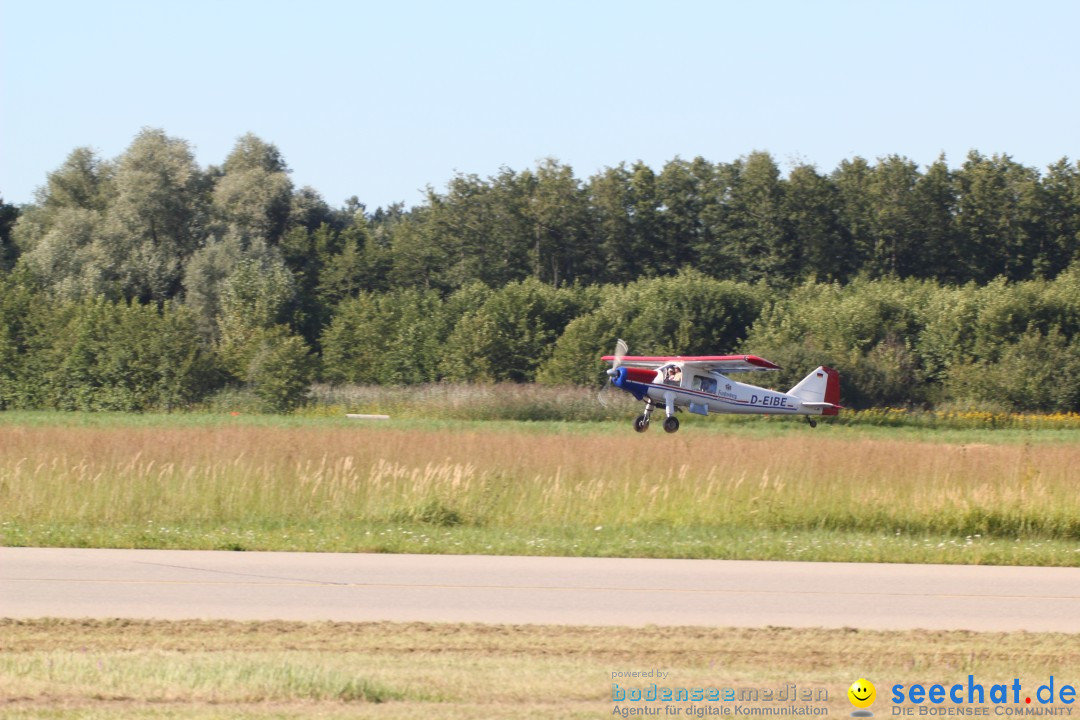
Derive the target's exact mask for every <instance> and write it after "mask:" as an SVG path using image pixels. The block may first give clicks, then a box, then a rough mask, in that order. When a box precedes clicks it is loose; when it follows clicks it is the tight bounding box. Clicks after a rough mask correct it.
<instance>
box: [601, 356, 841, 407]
mask: <svg viewBox="0 0 1080 720" xmlns="http://www.w3.org/2000/svg"><path fill="white" fill-rule="evenodd" d="M635 375H636V376H637V377H635V378H631V377H626V378H625V379H624V380H623V382H622V383H621V384H620V387H622V389H623V390H626V391H627V392H630V393H632V394H634V395H635V396H637V397H638V398H639V399H644V398H645V397H648V398H650V399H651V400H652V401H653V402H654V403H656V404H657V405H659V406H661V407H680V408H686V409H687V410H689V411H690V412H692V413H696V414H698V415H708V414H709V413H729V414H730V413H737V414H754V415H763V414H764V415H820V414H821V409H820V408H819V407H814V408H803V407H802V400H801V399H800V398H798V397H796V396H794V395H789V394H788V393H783V392H778V391H776V390H767V389H765V388H762V387H757V386H756V385H747V384H745V383H740V382H736V381H734V380H731V379H730V378H728V377H726V376H724V375H721V374H719V373H716V372H700V371H697V370H695V369H692V368H685V369H684V368H682V367H681V366H680V365H678V364H677V363H673V364H670V365H665V366H664V367H661V368H659V369H657V370H656V371H655V377H653V378H652V379H651V381H649V382H646V381H645V378H644V377H642V375H643V373H640V372H638V373H635ZM638 378H640V379H638Z"/></svg>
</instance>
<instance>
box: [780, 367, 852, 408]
mask: <svg viewBox="0 0 1080 720" xmlns="http://www.w3.org/2000/svg"><path fill="white" fill-rule="evenodd" d="M788 395H794V396H795V397H797V398H799V399H800V400H802V405H803V407H806V408H811V409H814V408H817V409H820V410H821V414H822V415H837V414H839V412H840V409H841V407H842V406H841V405H840V373H838V372H836V371H835V370H833V369H832V368H828V367H824V366H822V367H819V368H818V369H816V370H814V371H813V372H811V373H810V374H809V375H807V376H806V377H804V378H803V379H802V380H800V381H799V384H798V385H796V386H795V387H793V388H791V390H789V391H788Z"/></svg>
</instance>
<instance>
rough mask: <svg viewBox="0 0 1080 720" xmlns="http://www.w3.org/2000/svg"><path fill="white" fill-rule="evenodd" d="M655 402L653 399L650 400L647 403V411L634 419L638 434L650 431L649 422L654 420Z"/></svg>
mask: <svg viewBox="0 0 1080 720" xmlns="http://www.w3.org/2000/svg"><path fill="white" fill-rule="evenodd" d="M652 411H653V401H652V398H648V399H647V400H646V401H645V410H644V411H642V413H641V414H640V415H638V416H637V417H636V418H634V429H635V430H637V431H638V432H645V431H646V430H648V429H649V420H650V419H651V418H652Z"/></svg>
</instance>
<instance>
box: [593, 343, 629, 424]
mask: <svg viewBox="0 0 1080 720" xmlns="http://www.w3.org/2000/svg"><path fill="white" fill-rule="evenodd" d="M626 349H627V348H626V341H624V340H623V339H622V338H619V340H618V342H616V343H615V355H614V362H612V363H611V369H610V370H608V371H607V374H608V377H610V378H614V377H615V375H616V374H618V371H619V366H620V365H622V361H623V358H624V357H626ZM610 389H611V383H610V382H609V383H604V387H603V388H602V389H601V390H600V392H599V393H597V395H596V399H597V400H599V401H600V404H601V405H603V406H604V407H607V406H608V401H607V393H608V391H609V390H610Z"/></svg>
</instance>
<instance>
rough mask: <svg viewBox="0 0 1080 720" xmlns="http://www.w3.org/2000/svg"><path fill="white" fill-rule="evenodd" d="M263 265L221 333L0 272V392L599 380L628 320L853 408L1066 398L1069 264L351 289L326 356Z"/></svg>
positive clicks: (683, 349)
mask: <svg viewBox="0 0 1080 720" xmlns="http://www.w3.org/2000/svg"><path fill="white" fill-rule="evenodd" d="M262 277H263V276H262V275H261V274H260V273H259V272H257V268H251V272H250V274H249V275H248V283H247V284H234V283H230V284H229V285H228V286H227V288H226V291H225V292H224V293H223V296H222V298H221V304H222V313H223V314H222V316H221V323H220V328H219V336H218V338H217V339H216V340H211V339H209V338H208V336H207V334H206V332H205V330H204V329H203V328H201V327H200V322H199V316H198V313H197V312H196V311H195V310H193V309H192V308H191V307H190V306H189V305H186V304H183V303H175V302H171V301H167V302H164V303H161V304H155V303H139V302H136V301H125V300H117V301H110V300H106V299H104V298H88V299H81V300H61V301H55V300H52V299H50V298H49V297H48V296H47V295H43V294H41V293H40V291H34V290H32V289H31V288H28V287H26V286H25V285H22V284H19V283H18V282H17V278H11V277H9V278H7V279H6V280H4V281H2V282H0V407H3V408H65V409H124V410H143V409H153V408H163V409H171V408H182V407H189V406H192V405H194V404H198V403H205V402H207V401H208V400H210V399H211V398H212V397H213V396H214V395H215V393H221V392H223V391H226V392H227V391H228V389H229V388H236V387H243V388H246V392H248V393H250V394H252V395H253V396H254V397H255V398H257V399H258V400H259V401H260V402H261V403H262V406H263V407H265V408H266V409H270V410H279V411H281V410H288V409H291V408H293V407H295V406H296V405H298V404H299V403H302V402H303V400H304V396H305V393H306V391H307V389H308V387H309V384H310V383H311V382H312V381H313V380H315V379H319V378H321V379H323V380H324V381H326V382H330V383H335V384H337V383H377V384H397V385H408V384H414V383H424V382H436V381H464V382H504V381H506V382H532V381H537V382H541V383H548V384H556V385H562V384H594V385H596V386H599V385H600V384H601V383H602V382H603V381H604V374H603V370H604V369H605V365H604V363H602V362H601V361H600V359H599V358H600V356H601V355H602V354H604V353H606V352H610V351H611V349H612V348H613V347H614V344H615V340H616V338H618V337H623V338H625V339H626V340H627V341H628V342H629V343H630V347H631V350H632V351H634V352H640V353H645V354H675V353H681V354H701V353H717V352H725V351H730V352H746V353H755V354H759V355H762V356H764V357H767V358H769V359H771V360H773V361H775V362H778V363H779V364H780V365H782V366H783V368H784V369H783V370H782V371H781V372H780V373H769V374H768V375H765V374H762V375H759V376H756V377H755V378H751V380H757V381H760V382H767V383H768V384H769V385H771V386H774V387H778V388H781V389H786V388H787V387H789V386H791V385H793V384H794V383H795V382H796V381H797V380H798V379H799V378H801V377H802V376H803V375H804V374H805V373H806V372H808V371H809V370H811V369H813V367H815V366H817V365H818V364H827V365H831V366H833V367H835V368H837V369H838V370H839V371H840V374H841V377H842V388H843V402H844V403H845V404H847V405H849V406H852V407H856V408H861V407H868V406H875V405H892V406H906V405H911V406H926V405H940V404H942V403H954V404H961V405H971V404H977V405H980V406H987V405H989V406H993V407H997V408H1008V409H1016V410H1041V411H1080V267H1077V268H1074V269H1071V270H1069V271H1067V272H1065V273H1062V274H1061V275H1059V276H1058V277H1057V278H1055V279H1054V280H1051V281H1046V280H1029V281H1024V282H1019V283H1010V282H1007V281H1005V280H1004V279H999V280H995V281H993V282H991V283H989V284H988V285H985V286H978V285H975V284H974V283H971V284H967V285H963V286H946V285H941V284H939V283H936V282H933V281H927V280H914V279H908V280H898V279H884V280H868V279H857V280H855V281H853V282H851V283H848V284H847V285H841V284H839V283H816V282H808V283H804V284H802V285H799V286H796V287H795V288H793V289H791V290H789V291H783V292H779V291H776V290H774V289H771V288H769V287H768V286H766V285H765V284H763V283H756V284H748V283H740V282H735V281H730V280H716V279H714V278H710V277H708V276H706V275H704V274H702V273H700V272H697V271H684V272H682V273H679V274H677V275H675V276H671V277H664V278H651V279H643V280H638V281H636V282H633V283H629V284H626V285H597V286H581V285H573V286H564V287H560V288H555V287H552V286H550V285H547V284H544V283H542V282H540V281H538V280H536V279H534V278H529V279H527V280H524V281H519V282H513V283H509V284H507V285H505V286H503V287H501V288H498V289H491V288H488V287H487V286H485V285H483V284H481V283H474V284H471V285H469V286H466V287H464V288H461V289H459V290H456V291H454V292H452V293H450V294H449V295H443V294H440V293H438V292H437V291H435V290H431V289H426V290H425V289H417V288H409V289H399V290H390V291H386V292H381V293H375V292H369V291H361V292H359V293H358V294H357V295H356V296H354V297H349V298H347V299H345V300H343V301H342V302H341V303H340V304H339V305H338V306H337V307H336V308H335V312H334V314H333V319H332V320H331V321H330V322H329V323H328V325H327V326H326V328H325V329H324V330H323V332H322V333H321V335H320V337H319V341H320V345H321V346H322V348H323V350H322V354H321V357H317V356H316V355H315V353H314V352H312V350H311V348H310V347H309V346H308V345H307V344H306V343H305V342H304V340H303V338H302V337H300V336H299V335H298V334H296V333H295V331H294V330H293V329H290V327H289V326H288V325H287V324H285V323H281V322H278V319H279V317H280V315H279V314H277V312H278V311H279V310H280V307H278V308H274V307H270V306H268V305H266V295H265V294H264V293H260V292H258V287H259V283H260V282H261V280H260V278H262ZM253 288H254V289H255V291H252V289H253ZM278 302H279V304H280V302H281V299H280V298H279V299H278Z"/></svg>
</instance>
